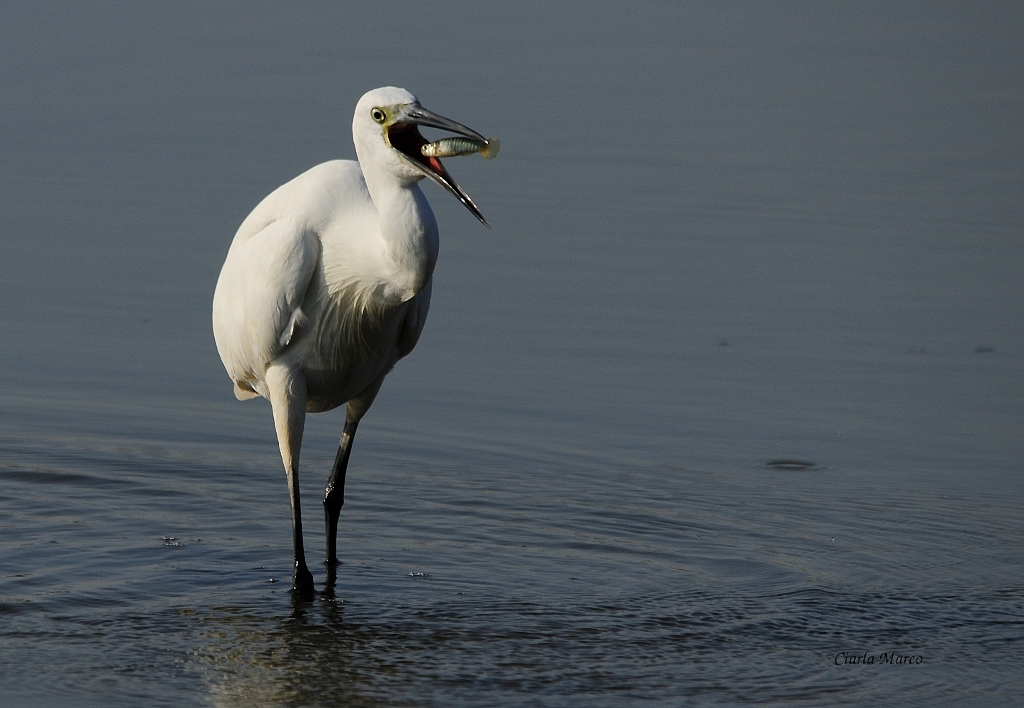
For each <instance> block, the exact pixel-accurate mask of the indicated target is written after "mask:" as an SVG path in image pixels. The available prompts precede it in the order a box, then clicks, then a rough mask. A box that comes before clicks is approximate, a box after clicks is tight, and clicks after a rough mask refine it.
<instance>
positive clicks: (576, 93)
mask: <svg viewBox="0 0 1024 708" xmlns="http://www.w3.org/2000/svg"><path fill="white" fill-rule="evenodd" d="M1022 15H1024V13H1022V12H1021V10H1020V9H1019V7H1017V6H1015V5H1014V4H1012V3H1004V4H1000V3H990V4H985V5H984V7H982V6H981V5H980V4H975V3H961V4H942V3H939V4H931V3H929V4H917V3H890V2H884V3H838V4H837V3H829V4H824V3H707V4H705V3H701V4H681V3H641V4H627V3H623V4H606V3H579V4H571V5H570V4H557V3H556V4H548V3H540V2H525V3H518V4H510V5H509V6H508V7H506V8H504V9H500V8H499V7H497V6H493V7H492V6H482V5H480V4H477V3H468V2H467V3H445V4H443V5H436V6H432V5H430V4H424V3H413V2H407V3H390V2H383V3H374V4H373V5H372V6H371V5H367V6H366V7H365V8H357V7H348V6H345V5H342V4H337V3H315V2H308V3H307V2H303V3H290V4H284V3H281V4H275V3H230V2H224V3H205V4H178V3H116V2H110V3H95V2H83V3H74V4H44V3H34V2H5V3H3V5H2V6H0V303H2V307H3V309H2V311H0V326H2V334H0V704H2V705H58V704H62V703H66V702H71V701H72V699H74V702H75V704H76V705H88V704H96V705H139V704H147V705H257V704H258V705H281V706H291V705H317V704H320V705H338V704H347V705H445V706H447V705H459V704H464V705H498V704H502V705H504V704H531V705H552V706H555V705H572V706H595V705H625V704H644V705H666V706H677V705H687V704H694V705H699V704H705V703H714V702H721V703H726V704H741V703H763V704H769V705H771V704H775V705H794V704H800V703H806V704H811V705H821V704H824V703H830V704H851V705H852V704H859V705H863V704H876V705H877V704H884V703H890V702H891V703H899V704H900V705H914V704H917V705H929V706H933V705H967V704H972V703H973V704H975V705H981V704H984V705H999V704H1013V703H1014V702H1016V701H1019V694H1020V691H1021V690H1022V688H1024V682H1022V680H1021V679H1020V666H1021V664H1022V663H1024V623H1022V618H1024V589H1022V585H1021V578H1022V577H1024V505H1022V501H1024V493H1022V484H1021V475H1022V471H1024V470H1022V467H1024V462H1022V461H1024V434H1022V433H1024V424H1022V423H1024V287H1022V283H1024V206H1022V205H1024V129H1022V126H1024V43H1022V42H1021V39H1020V38H1021V37H1022V36H1024V19H1022ZM387 84H394V85H398V86H404V87H406V88H408V89H410V90H411V91H413V92H414V93H416V94H417V95H418V96H419V98H420V99H421V100H422V102H423V104H424V105H425V106H426V107H428V108H430V109H432V110H435V111H437V112H439V113H441V114H443V115H447V116H450V117H452V118H454V119H456V120H458V121H460V122H463V123H465V124H467V125H470V126H472V127H474V128H476V129H478V130H480V131H481V132H483V133H485V134H487V135H497V136H500V137H501V138H502V145H503V151H502V155H501V157H500V158H499V159H498V160H497V161H495V162H484V161H482V160H480V159H478V158H463V159H459V160H452V161H450V163H449V166H450V169H451V171H452V173H453V174H454V175H455V177H456V179H458V180H459V181H460V182H461V183H462V185H463V186H464V187H465V188H466V189H467V191H468V192H469V193H470V194H471V195H472V196H473V197H474V199H475V200H476V201H477V203H478V204H479V205H480V206H481V208H482V210H483V212H484V213H485V215H486V216H487V217H488V218H489V220H490V221H491V223H492V224H493V225H494V229H493V230H492V231H487V230H485V229H483V228H482V227H481V226H480V225H479V224H478V223H477V222H476V220H475V219H473V218H472V216H471V215H469V214H468V213H467V212H466V211H465V209H463V207H462V206H461V205H459V204H458V203H457V202H456V201H455V200H453V199H451V198H450V196H449V195H447V194H445V193H443V192H442V191H441V190H440V189H437V188H435V187H434V186H433V185H429V184H428V185H425V187H424V189H425V191H426V192H427V195H428V198H429V199H430V201H431V203H432V204H433V206H434V210H435V212H436V213H437V216H438V221H439V223H440V226H441V233H442V245H441V258H440V261H439V264H438V267H437V271H436V273H435V284H434V295H433V307H432V310H431V313H430V319H429V321H428V323H427V327H426V331H425V333H424V337H423V339H422V340H421V342H420V344H419V346H418V348H417V349H416V351H415V352H414V353H413V354H412V355H411V356H410V357H409V358H408V359H406V360H405V361H403V362H402V363H400V364H399V366H398V367H397V368H396V370H395V371H394V372H393V373H392V375H391V376H390V377H389V379H388V381H387V382H386V384H385V386H384V389H383V392H382V393H381V395H380V397H379V398H378V400H377V402H376V404H375V406H374V408H373V410H372V411H371V412H370V414H369V415H368V416H367V418H366V419H365V420H364V423H363V425H362V427H361V428H360V437H359V439H358V440H357V442H356V446H355V452H354V456H353V460H352V466H351V468H350V471H349V482H348V494H347V503H346V506H345V509H344V511H343V515H342V531H341V537H340V549H339V550H340V555H341V557H342V559H343V561H344V564H343V565H342V566H341V569H340V572H339V576H338V582H337V586H336V588H335V591H334V594H333V596H332V595H329V594H328V595H324V596H322V597H321V598H319V599H318V600H317V601H316V602H314V603H312V604H310V605H306V606H302V605H300V606H293V604H292V601H291V598H290V595H289V593H288V591H287V581H288V576H289V567H290V558H291V544H290V534H289V519H288V501H287V492H286V487H285V481H284V474H283V472H282V470H281V464H280V459H279V456H278V453H277V447H276V442H275V440H274V437H273V427H272V424H271V418H270V412H269V406H267V405H266V404H265V402H264V401H262V400H260V401H255V402H249V403H246V404H241V403H238V402H236V401H235V400H234V397H233V396H232V394H231V386H230V382H229V381H228V379H227V377H226V375H225V374H224V371H223V369H222V367H221V365H220V362H219V360H218V358H217V354H216V350H215V348H214V345H213V339H212V334H211V331H210V323H209V320H210V301H211V297H212V292H213V287H214V283H215V281H216V277H217V273H218V270H219V268H220V264H221V262H222V261H223V257H224V254H225V253H226V250H227V247H228V244H229V242H230V239H231V237H232V235H233V233H234V230H235V229H236V228H237V225H238V224H239V223H240V222H241V220H242V219H243V218H244V217H245V215H246V214H247V213H248V211H249V210H250V209H251V208H252V207H253V206H255V204H256V203H257V202H258V201H259V200H260V199H261V198H262V197H263V196H264V195H265V194H267V193H268V192H270V191H271V190H272V189H273V188H274V187H276V186H277V185H279V184H281V183H282V182H284V181H286V180H288V179H290V178H291V177H293V176H294V175H296V174H298V173H299V172H302V171H303V170H305V169H307V168H309V167H311V166H312V165H314V164H317V163H318V162H322V161H324V160H326V159H330V158H335V157H352V156H354V151H353V149H352V146H351V136H350V128H349V126H350V122H351V113H352V109H353V107H354V105H355V101H356V100H357V99H358V97H359V96H360V95H361V94H362V93H363V92H364V91H366V90H367V89H370V88H373V87H376V86H380V85H387ZM342 422H343V416H342V414H341V413H340V412H337V411H336V412H334V413H330V414H324V415H320V416H314V417H312V418H311V419H309V420H308V421H307V430H306V437H305V442H304V446H303V455H302V462H303V476H302V481H303V491H304V499H305V500H306V504H305V512H306V519H307V523H306V538H307V541H306V542H307V553H308V554H309V557H310V560H311V561H314V563H313V567H312V569H313V571H314V575H315V577H316V581H317V584H318V587H322V586H323V579H324V568H323V566H322V565H320V564H318V563H316V561H317V560H318V559H319V557H320V556H321V554H322V547H323V546H322V538H321V534H320V518H321V516H320V511H319V508H318V504H317V498H318V496H319V494H320V493H321V490H322V485H323V482H324V480H325V478H326V474H327V471H328V470H329V467H330V464H331V462H332V460H333V455H334V452H335V449H336V444H337V437H338V435H339V433H340V429H341V425H342ZM780 459H781V460H799V461H805V462H807V463H813V464H810V465H803V466H802V465H782V466H779V465H775V466H772V465H771V464H769V463H771V462H772V461H775V460H780ZM273 579H279V580H280V581H281V582H278V583H275V582H272V580H273ZM893 652H895V653H897V654H899V655H901V656H903V655H906V656H915V657H916V656H919V657H921V663H920V664H913V665H893V664H889V663H883V659H882V657H881V655H882V654H883V653H885V654H886V655H887V656H889V657H891V656H892V653H893ZM840 653H846V654H849V655H864V654H866V655H867V656H869V657H871V658H873V659H874V660H875V662H876V663H874V664H868V665H846V664H842V661H840V664H841V665H837V660H836V657H837V655H840Z"/></svg>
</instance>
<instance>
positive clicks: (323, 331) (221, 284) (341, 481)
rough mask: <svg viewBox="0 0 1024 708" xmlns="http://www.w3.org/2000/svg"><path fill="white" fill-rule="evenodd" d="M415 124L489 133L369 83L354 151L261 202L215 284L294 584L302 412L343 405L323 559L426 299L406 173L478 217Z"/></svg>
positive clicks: (420, 215) (331, 553)
mask: <svg viewBox="0 0 1024 708" xmlns="http://www.w3.org/2000/svg"><path fill="white" fill-rule="evenodd" d="M417 126H429V127H432V128H441V129H444V130H448V131H451V132H453V133H457V134H459V135H463V136H466V137H469V138H472V139H474V140H478V141H484V142H486V140H485V138H484V137H483V136H482V135H480V134H479V133H477V132H475V131H473V130H470V129H469V128H467V127H466V126H464V125H460V124H459V123H456V122H454V121H451V120H448V119H447V118H442V117H441V116H438V115H435V114H434V113H431V112H430V111H427V110H425V109H424V108H422V107H421V106H420V104H419V102H418V101H417V100H416V97H415V96H413V95H412V94H411V93H409V92H408V91H405V90H403V89H398V88H393V87H387V88H379V89H375V90H373V91H370V92H369V93H367V94H365V95H364V96H363V97H362V98H361V99H359V103H358V104H357V105H356V112H355V117H354V118H353V119H352V137H353V139H354V141H355V146H356V155H357V157H358V159H359V161H358V163H357V162H353V161H350V160H336V161H333V162H326V163H324V164H322V165H318V166H317V167H314V168H313V169H311V170H309V171H308V172H306V173H304V174H301V175H299V176H298V177H296V178H295V179H293V180H292V181H291V182H288V183H287V184H285V185H283V186H281V187H278V188H277V189H276V190H274V191H273V192H272V193H271V194H270V195H269V196H267V197H266V198H265V199H264V200H263V201H262V202H260V204H259V205H258V206H257V207H256V208H255V209H254V210H253V212H252V213H251V214H249V216H248V217H247V218H246V219H245V221H243V222H242V225H241V226H240V227H239V229H238V233H236V234H235V238H234V241H232V243H231V248H230V250H228V255H227V259H226V260H225V261H224V267H223V268H222V269H221V272H220V278H219V279H218V281H217V290H216V292H215V293H214V296H213V333H214V337H215V339H216V340H217V351H218V352H219V353H220V357H221V360H222V361H223V362H224V367H225V368H226V369H227V371H228V374H229V375H230V376H231V379H232V381H234V384H235V395H236V396H237V397H238V398H239V399H240V400H245V399H249V398H254V397H256V396H257V395H260V396H263V397H264V398H267V399H269V400H270V403H271V406H272V408H273V411H274V425H275V427H276V429H277V439H278V443H279V445H280V448H281V458H282V460H283V462H284V467H285V472H286V473H287V475H288V491H289V494H290V495H291V507H292V535H293V540H294V544H295V569H294V573H293V576H292V589H293V590H295V591H296V592H297V593H298V594H299V595H301V596H303V597H311V596H312V594H313V576H312V575H311V574H310V572H309V569H308V568H307V567H306V560H305V557H304V554H303V550H302V518H301V513H300V508H299V477H298V466H299V447H300V445H301V443H302V429H303V424H304V422H305V418H306V411H311V412H319V411H326V410H331V409H332V408H336V407H338V406H340V405H342V404H348V407H347V415H346V418H345V430H344V432H343V433H342V436H341V444H340V447H339V449H338V456H337V459H336V460H335V462H334V468H333V469H332V470H331V476H330V478H329V479H328V482H327V489H326V492H325V495H324V509H325V512H326V516H327V561H328V564H330V565H333V564H335V563H336V562H337V559H336V551H337V530H338V515H339V513H340V511H341V505H342V503H343V495H344V486H345V469H346V467H347V465H348V458H349V452H350V451H351V446H352V439H353V437H354V436H355V433H356V426H357V425H358V424H359V420H360V419H361V418H362V417H363V414H365V413H366V411H367V409H368V408H369V407H370V405H371V404H372V403H373V399H374V397H376V395H377V392H378V391H379V390H380V386H381V383H383V381H384V377H385V376H386V375H387V373H388V372H389V371H390V370H391V368H392V367H393V366H394V365H395V362H397V361H398V360H399V359H401V358H402V357H403V356H405V355H406V354H408V353H409V352H410V351H412V348H413V347H414V346H415V345H416V341H417V340H418V339H419V336H420V332H421V331H422V330H423V323H424V321H425V320H426V317H427V309H428V308H429V307H430V284H431V275H432V273H433V271H434V263H435V261H436V260H437V247H438V238H437V222H436V221H435V220H434V214H433V212H432V211H431V210H430V205H429V204H427V200H426V197H424V196H423V192H421V191H420V188H419V186H418V185H417V182H419V181H420V180H421V179H423V177H430V178H431V179H433V180H434V181H435V182H437V183H438V184H440V185H441V186H442V187H444V188H445V189H447V190H448V191H449V192H451V193H452V194H454V195H455V196H456V197H458V199H459V200H460V201H461V202H462V203H463V204H464V205H466V207H467V208H468V209H469V210H470V211H471V212H473V214H474V215H475V216H476V217H477V218H478V219H479V220H480V221H481V222H483V223H484V225H487V221H486V220H485V219H484V217H483V215H482V214H481V213H480V210H479V209H477V207H476V205H475V204H474V203H473V201H472V200H471V199H470V198H469V196H468V195H467V194H466V193H465V192H464V191H462V188H461V187H459V185H458V184H456V183H455V181H454V180H453V179H452V178H451V176H450V175H449V174H448V171H447V170H446V169H445V168H444V166H443V165H442V164H441V162H440V160H438V159H437V158H436V157H425V156H424V155H423V154H422V153H421V148H422V146H423V145H425V144H426V142H427V141H426V139H424V138H423V136H422V135H421V134H420V132H419V129H418V127H417Z"/></svg>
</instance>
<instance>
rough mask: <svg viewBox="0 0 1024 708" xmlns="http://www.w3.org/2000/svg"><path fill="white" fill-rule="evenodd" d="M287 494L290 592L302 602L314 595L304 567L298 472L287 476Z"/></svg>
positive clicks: (308, 575)
mask: <svg viewBox="0 0 1024 708" xmlns="http://www.w3.org/2000/svg"><path fill="white" fill-rule="evenodd" d="M288 492H289V493H290V496H291V502H292V543H293V544H294V547H295V568H294V569H293V570H292V591H293V592H295V594H296V595H298V596H299V597H300V598H302V599H303V600H312V599H313V596H314V594H315V590H314V587H313V574H312V573H310V572H309V568H307V567H306V554H305V551H303V549H302V510H301V508H300V505H299V474H298V470H295V471H293V472H291V473H290V474H289V475H288Z"/></svg>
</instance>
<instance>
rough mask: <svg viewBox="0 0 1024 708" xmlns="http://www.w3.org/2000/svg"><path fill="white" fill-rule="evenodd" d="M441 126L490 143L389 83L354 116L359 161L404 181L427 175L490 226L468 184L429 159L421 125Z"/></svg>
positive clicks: (366, 98)
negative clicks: (465, 187) (461, 183)
mask: <svg viewBox="0 0 1024 708" xmlns="http://www.w3.org/2000/svg"><path fill="white" fill-rule="evenodd" d="M421 125H422V126H427V127H430V128H440V129H441V130H447V131H450V132H452V133H456V134H458V135H463V136H465V137H468V138H473V139H475V140H481V141H484V140H486V138H484V136H482V135H480V133H478V132H476V131H475V130H471V129H469V128H467V127H466V126H464V125H462V124H461V123H456V122H455V121H453V120H449V119H447V118H444V117H442V116H439V115H437V114H436V113H431V112H430V111H428V110H427V109H425V108H423V107H422V106H421V105H420V102H419V101H418V100H417V99H416V97H415V96H413V95H412V94H411V93H409V92H408V91H406V90H405V89H400V88H395V87H394V86H386V87H384V88H378V89H374V90H373V91H368V92H367V93H365V94H363V97H362V98H360V99H359V103H357V104H356V113H355V116H354V117H353V118H352V136H353V138H354V140H355V144H356V152H357V154H358V155H359V161H360V162H361V163H364V164H365V162H366V161H367V160H372V161H373V162H374V164H375V165H377V166H378V167H379V168H381V169H383V170H384V171H386V172H388V173H390V174H392V175H394V176H395V177H397V178H398V179H400V180H402V181H403V182H417V181H419V180H421V179H423V178H424V177H429V178H430V179H432V180H434V181H435V182H437V183H438V184H439V185H441V186H442V187H444V188H445V189H447V190H448V191H449V192H451V193H452V194H454V195H455V197H456V198H457V199H458V200H459V201H460V202H462V203H463V204H464V205H465V207H466V208H467V209H469V210H470V211H471V212H472V213H473V216H475V217H476V218H477V219H479V220H480V221H481V223H483V225H484V226H487V227H490V224H488V223H487V219H485V218H484V216H483V214H481V213H480V210H479V209H478V208H477V206H476V204H474V203H473V200H472V199H470V198H469V195H468V194H466V193H465V192H464V191H463V190H462V187H460V186H459V185H458V183H456V182H455V180H454V179H452V176H451V175H450V174H448V170H447V169H445V166H444V165H443V164H441V160H439V159H438V158H436V157H425V156H424V155H423V154H422V153H421V152H420V148H422V147H423V146H424V145H426V144H427V139H426V138H424V137H423V136H422V135H421V134H420V131H419V127H418V126H421Z"/></svg>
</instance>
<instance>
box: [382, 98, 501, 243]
mask: <svg viewBox="0 0 1024 708" xmlns="http://www.w3.org/2000/svg"><path fill="white" fill-rule="evenodd" d="M421 125H422V126H426V127H428V128H440V129H441V130H447V131H450V132H452V133H456V134H458V135H462V136H465V137H467V138H473V139H474V140H480V141H481V142H486V141H487V138H485V137H484V136H482V135H480V133H478V132H476V131H475V130H472V129H471V128H467V127H466V126H464V125H462V124H461V123H456V122H455V121H453V120H449V119H448V118H445V117H444V116H439V115H437V114H436V113H431V112H430V111H428V110H427V109H425V108H422V107H421V106H418V105H415V104H413V105H410V106H409V107H408V108H406V110H405V111H404V112H403V114H402V115H401V116H400V117H399V118H398V120H396V121H395V122H394V123H392V124H391V125H390V126H389V127H388V128H387V130H385V131H384V135H385V136H386V138H387V140H388V142H389V143H390V144H391V147H393V148H394V149H395V150H398V152H400V153H401V154H402V156H403V157H405V158H406V159H407V160H409V162H411V163H412V164H413V166H414V167H416V168H417V169H418V170H420V171H421V172H423V174H425V175H426V176H427V177H429V178H430V179H432V180H434V181H435V182H437V183H438V184H439V185H441V186H442V187H444V188H445V189H447V190H448V191H449V192H451V193H452V194H454V195H455V198H456V199H458V200H459V201H460V202H462V203H463V204H464V205H465V207H466V208H467V209H469V210H470V211H471V212H472V213H473V216H475V217H476V218H477V219H479V220H480V223H482V224H483V225H484V226H486V227H487V228H491V225H490V224H488V223H487V219H485V218H484V215H483V214H481V213H480V209H479V208H478V207H477V205H476V204H474V203H473V200H472V199H470V198H469V195H468V194H466V193H465V192H464V191H463V189H462V187H460V186H459V185H458V183H457V182H456V181H455V180H454V179H452V176H451V175H450V174H448V170H447V169H445V166H444V165H443V164H441V160H439V159H438V158H436V157H426V156H425V155H423V153H421V152H420V148H422V147H423V146H424V145H426V144H427V139H426V138H424V137H423V136H422V135H421V134H420V131H419V128H418V126H421Z"/></svg>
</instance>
